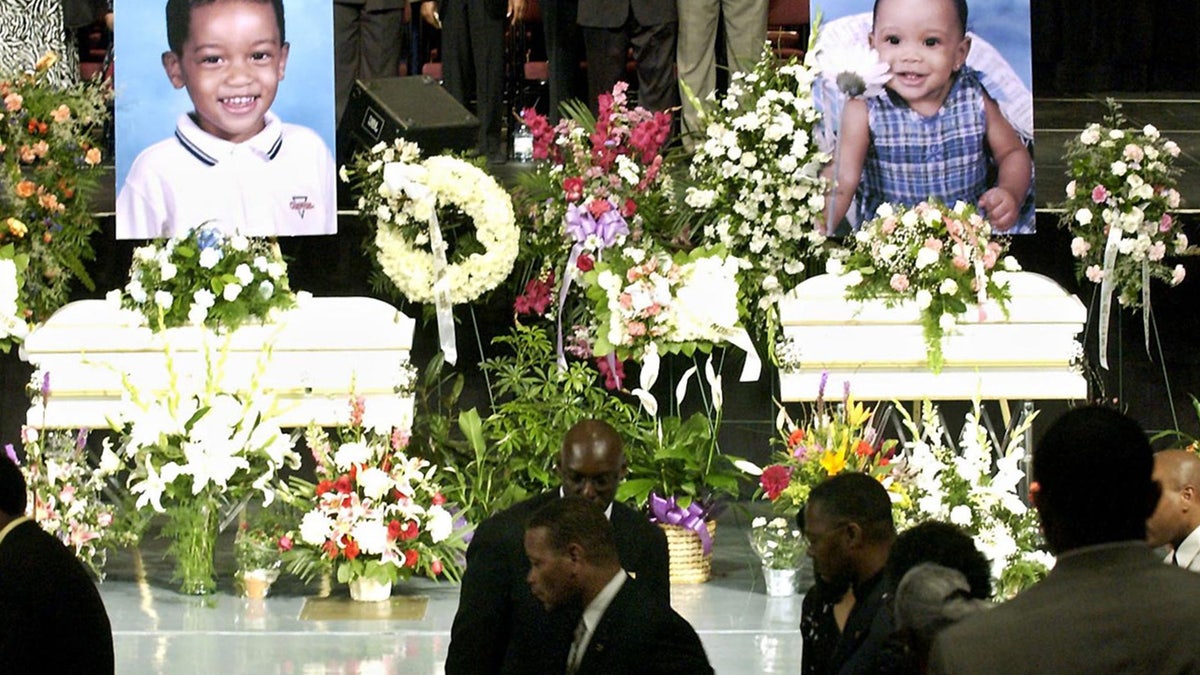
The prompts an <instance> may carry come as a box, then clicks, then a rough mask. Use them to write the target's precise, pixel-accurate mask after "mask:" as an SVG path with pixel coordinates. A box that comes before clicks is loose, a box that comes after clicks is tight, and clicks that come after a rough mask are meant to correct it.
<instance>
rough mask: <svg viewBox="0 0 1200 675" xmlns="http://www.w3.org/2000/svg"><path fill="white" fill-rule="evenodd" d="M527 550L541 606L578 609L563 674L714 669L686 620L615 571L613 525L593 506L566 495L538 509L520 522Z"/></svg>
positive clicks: (695, 673)
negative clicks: (526, 519)
mask: <svg viewBox="0 0 1200 675" xmlns="http://www.w3.org/2000/svg"><path fill="white" fill-rule="evenodd" d="M525 553H526V555H528V556H529V561H530V565H531V568H530V572H529V586H530V588H531V589H532V592H533V595H534V596H536V597H537V598H538V600H540V601H541V602H542V603H543V604H544V605H545V606H546V608H547V610H549V611H553V610H555V609H558V608H563V607H569V608H574V609H576V610H581V611H582V615H581V617H580V619H579V620H578V621H577V622H576V623H575V625H574V628H575V630H574V633H573V636H572V638H571V641H570V642H569V645H570V649H569V650H568V656H567V663H566V672H567V673H568V674H571V675H591V674H594V675H617V674H620V675H635V674H637V673H646V674H647V675H649V674H651V673H653V674H654V675H663V674H667V673H679V674H680V675H703V674H704V673H712V672H713V670H712V667H711V666H710V665H709V663H708V657H707V656H706V655H705V654H704V646H703V645H701V644H700V638H699V636H697V635H696V631H694V630H693V629H692V627H691V625H690V624H688V622H687V621H686V620H685V619H684V618H683V617H681V616H679V614H678V613H676V612H675V610H673V609H671V605H670V603H669V602H664V601H663V598H662V597H661V595H659V594H656V593H655V592H654V591H653V590H652V589H649V588H647V587H646V586H645V585H644V582H642V581H640V580H637V579H630V578H629V576H628V575H627V574H626V573H625V570H623V569H621V561H620V560H619V559H618V557H617V545H616V542H615V541H614V540H613V532H612V526H611V525H609V523H608V521H607V520H605V518H604V514H603V513H602V512H601V511H600V509H599V508H598V507H597V505H595V504H593V503H590V502H588V500H586V499H583V498H580V497H564V498H562V499H556V500H554V501H552V502H550V503H549V504H547V505H545V506H543V507H542V508H541V509H538V511H537V513H535V514H533V517H531V518H530V519H529V523H528V525H526V529H525ZM548 672H549V671H548ZM554 672H560V671H559V670H556V671H554Z"/></svg>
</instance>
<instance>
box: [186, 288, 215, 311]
mask: <svg viewBox="0 0 1200 675" xmlns="http://www.w3.org/2000/svg"><path fill="white" fill-rule="evenodd" d="M192 300H193V301H194V302H195V303H196V304H197V305H200V306H201V307H212V306H213V303H215V302H216V301H217V296H215V295H213V292H212V291H210V290H208V289H207V288H201V289H200V290H198V291H196V292H195V293H193V294H192Z"/></svg>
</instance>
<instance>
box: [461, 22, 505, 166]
mask: <svg viewBox="0 0 1200 675" xmlns="http://www.w3.org/2000/svg"><path fill="white" fill-rule="evenodd" d="M467 15H468V23H469V24H470V26H471V43H472V44H471V47H472V57H473V59H474V66H475V99H476V112H475V114H476V116H477V117H479V154H481V155H484V156H486V157H487V158H488V159H489V160H491V161H493V162H503V161H505V160H506V159H507V158H508V152H507V148H505V147H504V139H503V133H502V130H501V124H502V123H503V121H504V118H503V115H504V25H505V23H506V22H507V19H506V18H505V17H503V16H501V17H493V16H489V15H488V12H487V8H486V7H485V5H484V3H483V1H482V0H471V1H470V2H469V3H468V5H467Z"/></svg>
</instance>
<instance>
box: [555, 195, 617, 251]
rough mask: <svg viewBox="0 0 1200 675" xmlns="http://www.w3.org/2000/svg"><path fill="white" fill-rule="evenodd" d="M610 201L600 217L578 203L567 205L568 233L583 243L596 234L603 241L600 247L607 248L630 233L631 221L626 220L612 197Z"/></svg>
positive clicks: (577, 241)
mask: <svg viewBox="0 0 1200 675" xmlns="http://www.w3.org/2000/svg"><path fill="white" fill-rule="evenodd" d="M608 203H609V206H610V208H609V210H608V211H605V212H604V213H602V214H600V217H599V218H596V217H595V216H593V215H592V212H591V211H590V210H589V209H587V208H580V207H579V206H578V205H576V204H570V205H568V206H567V217H566V225H567V234H569V235H570V236H571V239H573V240H574V241H575V243H577V244H582V243H584V242H586V241H587V239H588V237H591V236H595V237H596V238H597V239H599V240H600V241H601V242H603V245H602V246H601V247H600V248H601V249H606V248H608V247H609V246H612V245H613V243H614V242H616V240H617V237H618V236H620V235H623V234H629V223H627V222H625V217H624V216H622V215H621V212H620V210H618V208H617V205H616V204H614V203H613V201H612V200H611V199H609V200H608Z"/></svg>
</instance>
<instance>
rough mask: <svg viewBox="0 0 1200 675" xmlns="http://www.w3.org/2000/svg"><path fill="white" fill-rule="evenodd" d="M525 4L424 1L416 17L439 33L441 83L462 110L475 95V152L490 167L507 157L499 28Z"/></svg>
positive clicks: (499, 0)
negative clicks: (476, 134) (490, 164)
mask: <svg viewBox="0 0 1200 675" xmlns="http://www.w3.org/2000/svg"><path fill="white" fill-rule="evenodd" d="M524 11H525V0H425V1H424V2H422V3H421V18H422V19H424V20H425V22H426V23H428V24H430V25H432V26H434V27H436V28H441V29H442V78H443V81H444V84H445V87H446V91H448V92H450V95H451V96H453V97H454V99H455V100H456V101H458V102H459V103H461V104H462V105H463V106H464V107H468V108H469V107H470V106H471V99H472V95H473V96H474V101H475V107H474V112H475V116H476V117H478V118H479V141H478V144H477V146H476V148H475V149H476V151H477V152H478V153H479V154H480V155H481V156H484V157H487V158H488V161H490V162H492V163H503V162H505V161H506V160H507V158H508V149H507V148H506V147H505V146H504V139H503V136H502V128H501V125H502V123H503V122H504V118H503V117H502V115H504V24H505V17H508V18H510V19H511V20H512V23H514V24H515V23H517V22H518V21H520V20H521V17H522V15H523V13H524Z"/></svg>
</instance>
